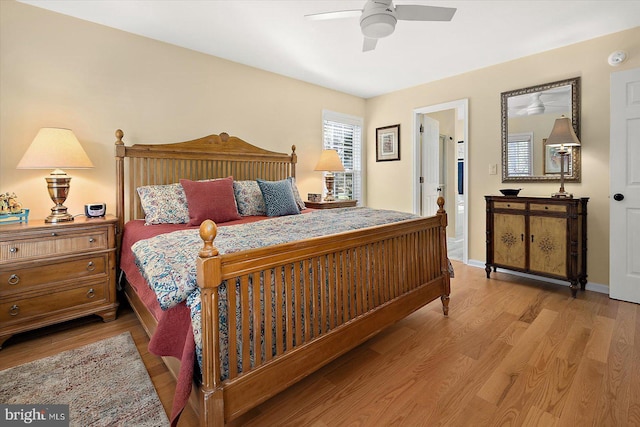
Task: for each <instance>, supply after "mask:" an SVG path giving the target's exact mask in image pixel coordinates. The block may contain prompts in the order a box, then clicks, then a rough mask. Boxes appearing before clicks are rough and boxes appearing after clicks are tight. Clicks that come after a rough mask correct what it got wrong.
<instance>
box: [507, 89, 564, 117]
mask: <svg viewBox="0 0 640 427" xmlns="http://www.w3.org/2000/svg"><path fill="white" fill-rule="evenodd" d="M570 101H571V95H570V92H569V89H567V88H566V87H560V88H554V89H548V90H545V91H543V92H533V93H528V94H524V95H519V96H514V97H511V98H509V105H508V107H509V117H521V116H534V115H537V114H556V115H558V114H561V113H565V114H566V113H569V114H570V111H571V105H570Z"/></svg>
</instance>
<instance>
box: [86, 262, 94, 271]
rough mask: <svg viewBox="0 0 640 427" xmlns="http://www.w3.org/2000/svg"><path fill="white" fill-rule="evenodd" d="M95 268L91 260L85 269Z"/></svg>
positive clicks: (91, 269)
mask: <svg viewBox="0 0 640 427" xmlns="http://www.w3.org/2000/svg"><path fill="white" fill-rule="evenodd" d="M95 269H96V265H95V264H94V263H93V261H89V264H87V270H88V271H93V270H95Z"/></svg>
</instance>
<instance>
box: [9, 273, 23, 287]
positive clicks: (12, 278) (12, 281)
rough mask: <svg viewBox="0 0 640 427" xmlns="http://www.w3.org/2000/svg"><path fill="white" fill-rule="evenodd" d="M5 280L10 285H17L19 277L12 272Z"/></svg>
mask: <svg viewBox="0 0 640 427" xmlns="http://www.w3.org/2000/svg"><path fill="white" fill-rule="evenodd" d="M7 282H8V283H9V284H10V285H17V284H18V283H20V277H19V276H18V275H17V274H12V275H11V276H9V280H7Z"/></svg>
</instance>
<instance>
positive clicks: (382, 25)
mask: <svg viewBox="0 0 640 427" xmlns="http://www.w3.org/2000/svg"><path fill="white" fill-rule="evenodd" d="M396 22H398V21H397V20H396V18H395V16H393V15H385V14H375V15H369V16H365V17H363V18H362V20H361V21H360V28H361V29H362V34H363V35H364V36H365V37H369V38H372V39H381V38H383V37H387V36H390V35H391V34H392V33H393V30H395V28H396Z"/></svg>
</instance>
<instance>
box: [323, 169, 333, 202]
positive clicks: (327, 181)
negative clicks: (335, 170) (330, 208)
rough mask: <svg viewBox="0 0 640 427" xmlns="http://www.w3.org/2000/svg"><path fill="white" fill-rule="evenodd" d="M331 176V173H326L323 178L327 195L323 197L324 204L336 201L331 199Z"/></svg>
mask: <svg viewBox="0 0 640 427" xmlns="http://www.w3.org/2000/svg"><path fill="white" fill-rule="evenodd" d="M333 180H334V177H333V174H332V173H331V172H329V173H327V175H326V176H325V177H324V182H325V186H326V187H327V195H326V196H324V201H325V202H335V201H336V199H335V197H333Z"/></svg>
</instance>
